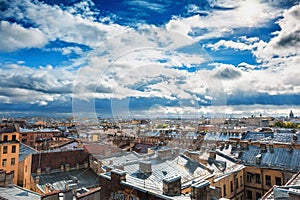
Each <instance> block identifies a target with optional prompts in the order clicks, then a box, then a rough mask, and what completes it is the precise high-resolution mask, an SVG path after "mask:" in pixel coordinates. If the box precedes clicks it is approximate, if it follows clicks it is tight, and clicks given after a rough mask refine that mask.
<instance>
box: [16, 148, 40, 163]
mask: <svg viewBox="0 0 300 200" xmlns="http://www.w3.org/2000/svg"><path fill="white" fill-rule="evenodd" d="M37 152H38V151H37V150H35V149H33V148H32V147H30V146H27V145H26V144H23V143H20V151H19V162H21V161H23V160H24V159H25V158H26V157H27V156H28V155H30V154H33V153H37Z"/></svg>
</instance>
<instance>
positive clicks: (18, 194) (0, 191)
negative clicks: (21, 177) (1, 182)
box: [0, 185, 41, 200]
mask: <svg viewBox="0 0 300 200" xmlns="http://www.w3.org/2000/svg"><path fill="white" fill-rule="evenodd" d="M0 199H18V200H40V199H41V195H40V194H38V193H35V192H33V191H30V190H26V189H24V188H21V187H19V186H16V185H13V186H8V187H0Z"/></svg>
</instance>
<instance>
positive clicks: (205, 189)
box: [191, 180, 210, 200]
mask: <svg viewBox="0 0 300 200" xmlns="http://www.w3.org/2000/svg"><path fill="white" fill-rule="evenodd" d="M209 185H210V183H209V181H207V180H201V181H200V182H196V183H194V184H192V185H191V200H199V199H201V200H210V188H209Z"/></svg>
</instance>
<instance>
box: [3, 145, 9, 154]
mask: <svg viewBox="0 0 300 200" xmlns="http://www.w3.org/2000/svg"><path fill="white" fill-rule="evenodd" d="M7 148H8V147H7V146H3V154H7Z"/></svg>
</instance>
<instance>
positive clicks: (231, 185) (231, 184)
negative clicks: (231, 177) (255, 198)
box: [230, 181, 233, 192]
mask: <svg viewBox="0 0 300 200" xmlns="http://www.w3.org/2000/svg"><path fill="white" fill-rule="evenodd" d="M230 192H233V183H232V181H230Z"/></svg>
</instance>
